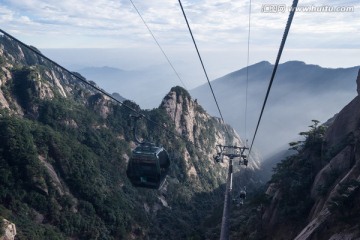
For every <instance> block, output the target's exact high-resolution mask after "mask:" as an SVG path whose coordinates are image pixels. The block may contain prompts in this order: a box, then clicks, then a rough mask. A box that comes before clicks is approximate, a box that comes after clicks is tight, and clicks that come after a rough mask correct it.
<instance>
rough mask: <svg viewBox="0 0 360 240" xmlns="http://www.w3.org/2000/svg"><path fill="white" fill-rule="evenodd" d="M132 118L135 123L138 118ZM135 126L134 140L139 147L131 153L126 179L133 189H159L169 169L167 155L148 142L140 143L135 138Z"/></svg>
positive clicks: (161, 149)
mask: <svg viewBox="0 0 360 240" xmlns="http://www.w3.org/2000/svg"><path fill="white" fill-rule="evenodd" d="M134 118H135V122H136V120H137V119H139V118H140V117H134ZM135 125H136V124H134V128H133V132H134V138H135V141H136V142H137V143H138V144H139V146H137V147H136V148H135V149H134V150H133V151H132V156H131V158H130V160H129V163H128V167H127V171H126V174H127V177H128V178H129V180H130V182H131V183H132V185H133V186H135V187H144V188H151V189H159V188H160V187H161V186H162V184H163V183H164V181H165V178H166V175H167V173H168V171H169V168H170V158H169V155H168V153H167V152H166V150H165V149H164V148H163V147H157V146H155V144H153V143H150V142H140V141H139V140H138V139H137V137H136V130H135Z"/></svg>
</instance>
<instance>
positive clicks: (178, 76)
mask: <svg viewBox="0 0 360 240" xmlns="http://www.w3.org/2000/svg"><path fill="white" fill-rule="evenodd" d="M129 1H130V2H131V4H132V5H133V7H134V8H135V10H136V12H137V14H138V15H139V17H140V18H141V20H142V22H143V23H144V25H145V26H146V28H147V30H148V31H149V33H150V35H151V36H152V38H153V39H154V41H155V42H156V44H157V45H158V47H159V48H160V50H161V52H162V54H163V55H164V57H165V58H166V61H167V62H168V63H169V65H170V67H171V68H172V70H173V71H174V73H175V75H176V76H177V78H178V79H179V80H180V82H181V84H182V85H183V87H184V88H185V89H186V90H187V87H186V85H185V83H184V82H183V80H182V79H181V77H180V75H179V73H178V72H177V71H176V70H175V67H174V65H173V64H172V63H171V61H170V59H169V57H168V56H167V55H166V53H165V51H164V49H163V48H162V47H161V45H160V43H159V41H158V40H157V39H156V37H155V35H154V33H153V32H152V31H151V29H150V27H149V25H148V24H147V23H146V21H145V19H144V18H143V17H142V15H141V13H140V11H139V10H138V8H137V7H136V5H135V4H134V2H133V1H132V0H129Z"/></svg>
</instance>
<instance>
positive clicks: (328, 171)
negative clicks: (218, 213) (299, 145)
mask: <svg viewBox="0 0 360 240" xmlns="http://www.w3.org/2000/svg"><path fill="white" fill-rule="evenodd" d="M357 84H358V93H359V89H360V71H359V75H358V78H357ZM359 109H360V96H356V97H355V98H354V100H353V101H351V102H350V103H349V104H348V105H347V106H346V107H344V108H343V109H342V110H341V111H340V112H339V114H338V115H336V117H335V119H334V120H333V121H332V123H331V124H330V126H329V127H328V128H327V130H326V131H325V133H324V135H322V136H321V137H320V136H319V138H321V142H318V143H317V144H318V147H316V146H315V143H313V144H308V145H307V144H305V146H304V147H303V149H302V150H301V151H300V153H299V155H297V156H300V157H293V158H292V159H288V160H287V161H286V162H283V163H282V164H281V168H279V167H278V170H277V174H278V175H279V172H280V171H282V173H281V174H282V175H281V176H285V175H286V174H291V173H292V171H293V174H294V176H293V177H289V179H290V182H291V184H292V185H290V186H288V185H286V184H285V183H284V182H283V180H282V179H276V178H274V176H273V180H272V182H273V183H272V184H270V186H269V188H268V189H267V192H266V193H267V196H268V197H269V198H270V202H268V203H266V204H265V205H266V207H265V208H264V205H263V209H262V211H263V214H262V223H263V224H264V229H262V231H264V232H263V233H265V236H266V238H267V239H298V240H305V239H308V240H320V239H332V240H335V239H359V238H360V224H359V222H360V214H359V211H360V205H359V204H358V202H359V200H360V110H359ZM310 137H311V135H309V137H308V141H310V140H311V138H310ZM307 143H311V141H310V142H307ZM302 163H305V164H308V166H309V167H302V168H300V165H301V164H302ZM301 166H304V165H301ZM301 169H307V171H308V172H307V173H306V172H304V173H301V172H300V171H302V170H301ZM300 175H302V176H305V177H306V176H307V180H306V181H308V183H307V184H305V183H304V181H305V180H304V178H303V180H301V181H300V182H297V183H296V178H299V179H301V178H300V177H299V176H300ZM294 184H299V185H301V184H304V185H306V187H305V188H303V189H302V190H301V191H302V193H301V194H299V195H298V199H297V200H296V199H295V200H294V201H297V202H298V204H297V206H296V204H295V205H289V204H288V203H289V201H292V200H291V199H289V196H287V195H286V194H287V192H289V191H291V188H293V189H297V188H298V186H296V185H294ZM299 189H300V188H299ZM304 199H307V201H306V206H304V208H303V211H302V212H296V208H297V209H299V208H300V205H301V204H302V203H304V201H303V200H304ZM288 206H294V208H295V211H294V209H290V208H289V207H288ZM284 208H286V210H284ZM284 211H285V212H286V211H288V213H290V212H291V213H292V214H298V215H300V216H302V217H300V218H299V217H296V216H290V215H291V214H288V216H286V213H285V216H284ZM294 219H296V220H294ZM285 222H286V223H285ZM263 236H264V235H263Z"/></svg>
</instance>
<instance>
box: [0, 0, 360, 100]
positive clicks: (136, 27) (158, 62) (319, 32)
mask: <svg viewBox="0 0 360 240" xmlns="http://www.w3.org/2000/svg"><path fill="white" fill-rule="evenodd" d="M132 1H133V2H134V4H135V5H136V7H137V8H138V10H139V11H140V13H141V14H142V17H143V18H144V20H145V21H146V23H147V24H148V26H149V28H150V29H151V31H152V32H153V34H154V36H155V37H156V39H157V41H158V42H159V44H160V45H161V47H162V48H163V50H164V52H165V53H166V54H167V56H168V58H169V59H170V61H171V62H172V64H173V66H174V68H175V69H176V71H177V72H178V74H179V76H180V77H181V78H182V81H183V82H184V83H185V85H186V87H187V89H188V90H189V89H192V88H195V87H196V86H199V85H201V84H205V83H207V82H206V78H205V75H204V72H203V70H202V68H201V65H200V62H199V59H198V56H197V54H196V51H195V48H194V45H193V43H192V40H191V37H190V34H189V32H188V29H187V26H186V23H185V20H184V17H183V15H182V12H181V9H180V7H179V3H178V1H176V0H156V1H155V0H153V1H150V0H132ZM182 4H183V6H184V10H185V12H186V14H187V17H188V20H189V23H190V26H191V29H192V31H193V34H194V37H195V40H196V42H197V45H198V48H199V51H200V53H201V56H202V59H203V62H204V65H205V68H206V70H207V73H208V76H209V78H210V80H214V79H216V78H219V77H222V76H223V75H226V74H228V73H230V72H232V71H236V70H238V69H241V68H244V67H246V66H247V62H249V64H250V65H251V64H255V63H257V62H260V61H264V60H265V61H269V62H270V63H272V64H273V63H274V62H275V59H276V55H277V52H278V48H279V45H280V42H281V39H282V36H283V32H284V28H285V24H286V21H287V18H288V14H289V11H288V8H289V7H290V6H291V4H292V1H291V0H252V1H251V14H250V15H249V7H250V0H249V1H240V0H182ZM249 16H250V38H248V31H249ZM0 26H1V29H3V30H5V31H6V32H8V33H9V34H11V35H13V36H15V37H16V38H18V39H19V40H21V41H23V42H25V43H26V44H28V45H32V46H35V47H37V48H38V49H40V50H41V51H42V52H43V53H44V54H45V55H46V56H48V57H50V58H51V59H53V60H54V61H56V62H58V63H59V64H61V65H63V66H65V67H67V68H69V69H70V70H72V71H77V70H78V69H81V68H85V67H102V66H108V67H114V68H119V69H123V70H127V71H140V70H141V71H143V72H146V71H144V69H145V70H146V69H157V70H158V72H161V71H165V70H163V69H167V70H166V71H167V72H166V74H165V73H164V76H165V75H166V78H167V77H168V76H171V73H172V77H169V88H168V89H170V87H171V86H173V85H182V84H181V83H180V81H179V80H178V78H177V76H176V75H175V74H174V72H172V69H171V67H170V66H169V65H168V63H167V61H166V59H165V57H164V56H163V54H162V52H161V51H160V50H159V48H158V46H157V45H156V43H155V41H154V39H153V38H152V36H151V35H150V33H149V32H148V29H147V28H146V26H145V25H144V23H143V22H142V20H141V18H140V17H139V16H138V14H137V12H136V10H135V9H134V7H133V5H132V4H131V1H130V0H76V1H74V0H61V1H59V0H47V1H46V0H45V1H44V0H41V1H40V0H0ZM248 43H249V57H247V56H248V53H247V50H248ZM290 60H299V61H304V62H306V63H308V64H316V65H320V66H322V67H329V68H338V67H353V66H358V65H359V64H360V61H359V60H360V2H359V0H316V1H314V0H300V1H299V8H298V9H297V12H296V14H295V17H294V20H293V23H292V26H291V30H290V33H289V36H288V39H287V42H286V45H285V49H284V52H283V55H282V58H281V61H280V62H281V63H283V62H286V61H290ZM160 74H161V73H160ZM163 78H164V77H163ZM170 78H171V79H170ZM275 80H276V79H275ZM98 84H99V83H98ZM159 84H160V83H159ZM161 84H163V81H161ZM99 85H100V86H101V84H99ZM170 85H171V86H170ZM144 87H146V88H147V87H148V86H144ZM106 90H108V89H106ZM111 90H113V91H117V92H119V93H120V94H121V93H123V92H124V90H123V89H119V90H118V89H116V88H115V86H114V89H111ZM108 91H109V90H108ZM125 91H128V90H125ZM162 94H163V93H161V94H160V97H161V96H164V95H162ZM259 97H261V98H263V96H259ZM132 100H135V101H136V99H132ZM159 101H160V100H159ZM154 107H155V106H154Z"/></svg>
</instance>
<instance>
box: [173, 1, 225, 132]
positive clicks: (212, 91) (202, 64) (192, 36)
mask: <svg viewBox="0 0 360 240" xmlns="http://www.w3.org/2000/svg"><path fill="white" fill-rule="evenodd" d="M178 1H179V4H180V7H181V11H182V13H183V15H184V18H185V21H186V24H187V27H188V29H189V32H190V35H191V38H192V41H193V43H194V46H195V49H196V52H197V55H198V56H199V59H200V63H201V66H202V68H203V70H204V73H205V76H206V80H207V82H208V84H209V87H210V90H211V93H212V95H213V97H214V100H215V103H216V106H217V109H218V111H219V114H220V117H221V120H222V122H223V123H224V124H225V121H224V118H223V115H222V113H221V110H220V107H219V104H218V101H217V100H216V97H215V93H214V90H213V88H212V86H211V83H210V80H209V77H208V74H207V72H206V69H205V66H204V63H203V60H202V58H201V55H200V52H199V49H198V47H197V45H196V41H195V38H194V35H193V33H192V31H191V28H190V24H189V22H188V19H187V17H186V14H185V11H184V8H183V6H182V4H181V0H178ZM225 128H226V132H227V133H228V134H229V131H228V128H227V127H226V124H225Z"/></svg>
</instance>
